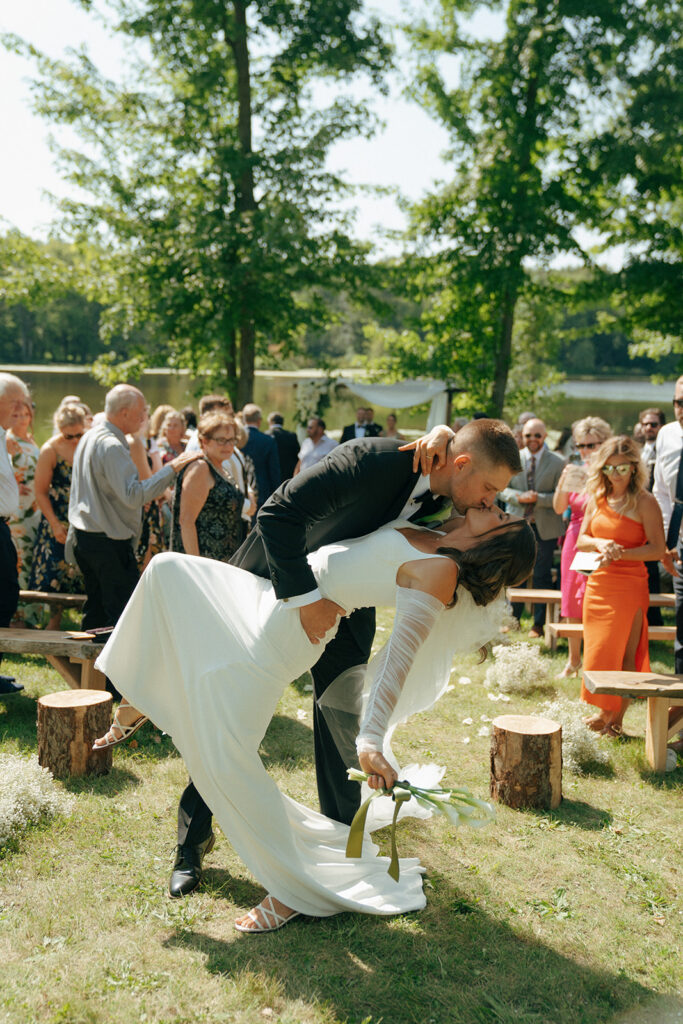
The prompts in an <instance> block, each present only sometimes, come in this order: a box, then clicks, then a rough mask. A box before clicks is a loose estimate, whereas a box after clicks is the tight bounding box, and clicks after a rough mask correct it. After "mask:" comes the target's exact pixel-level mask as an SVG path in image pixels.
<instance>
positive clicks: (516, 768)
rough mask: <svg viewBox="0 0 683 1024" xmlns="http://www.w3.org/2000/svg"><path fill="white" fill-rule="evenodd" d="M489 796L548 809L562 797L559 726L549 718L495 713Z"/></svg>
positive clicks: (509, 804)
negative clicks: (496, 715)
mask: <svg viewBox="0 0 683 1024" xmlns="http://www.w3.org/2000/svg"><path fill="white" fill-rule="evenodd" d="M491 797H492V798H493V799H494V800H497V801H499V802H500V803H503V804H506V805H507V806H508V807H514V808H519V807H540V808H544V809H546V810H552V809H553V808H555V807H558V806H559V804H560V801H561V800H562V727H561V726H560V725H558V723H557V722H553V721H552V720H551V719H550V718H540V717H537V716H534V715H499V716H498V718H494V720H493V723H492V726H491Z"/></svg>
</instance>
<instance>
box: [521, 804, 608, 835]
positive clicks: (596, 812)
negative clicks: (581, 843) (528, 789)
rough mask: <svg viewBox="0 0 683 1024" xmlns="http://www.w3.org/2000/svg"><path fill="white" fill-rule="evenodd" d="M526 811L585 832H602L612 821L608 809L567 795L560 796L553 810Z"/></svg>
mask: <svg viewBox="0 0 683 1024" xmlns="http://www.w3.org/2000/svg"><path fill="white" fill-rule="evenodd" d="M528 813H529V814H533V815H535V816H536V817H538V818H549V819H550V820H551V821H559V822H562V823H565V824H567V825H574V826H575V827H576V828H582V829H584V831H586V832H602V830H603V829H604V828H605V826H606V825H609V824H610V823H611V821H612V815H611V814H610V812H609V811H605V810H603V809H602V808H601V807H593V805H592V804H587V803H586V802H585V801H584V800H569V799H567V797H563V798H562V803H561V804H560V806H559V807H557V808H556V809H555V810H554V811H545V810H536V809H529V811H528Z"/></svg>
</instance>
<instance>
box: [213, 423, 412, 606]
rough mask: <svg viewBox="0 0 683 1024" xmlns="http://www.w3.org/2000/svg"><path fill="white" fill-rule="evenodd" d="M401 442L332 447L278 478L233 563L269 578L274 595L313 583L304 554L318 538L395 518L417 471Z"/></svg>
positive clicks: (362, 530)
mask: <svg viewBox="0 0 683 1024" xmlns="http://www.w3.org/2000/svg"><path fill="white" fill-rule="evenodd" d="M402 443H403V442H401V441H396V440H394V439H392V438H363V439H362V440H358V441H355V440H354V441H350V442H348V443H347V444H344V445H339V446H338V447H337V448H334V449H333V450H332V451H331V452H330V454H329V455H327V456H326V457H325V458H324V459H323V460H322V461H321V462H318V463H316V465H314V466H312V467H311V468H310V469H308V470H306V471H304V472H303V473H299V474H298V475H297V476H295V477H294V478H293V479H292V480H287V481H286V482H285V483H284V484H282V485H281V486H280V487H279V488H278V489H277V490H276V491H275V493H274V494H272V495H271V497H270V498H269V499H268V501H267V502H266V503H265V505H263V507H262V508H261V510H260V512H259V515H258V518H257V520H256V527H255V529H254V530H253V531H252V533H251V534H250V535H249V537H248V538H247V540H246V541H245V542H244V544H243V545H242V546H241V547H240V548H239V550H238V551H237V552H236V553H235V554H234V555H233V557H232V559H231V561H232V562H233V563H234V564H235V565H239V566H240V567H241V568H243V569H246V570H248V571H249V572H253V573H254V574H255V575H257V576H263V577H265V578H270V580H271V581H272V583H273V587H274V589H275V593H276V595H277V597H278V598H281V599H286V598H289V597H297V596H299V595H300V594H305V593H308V592H309V591H312V590H314V589H315V587H316V586H317V584H316V581H315V578H314V576H313V573H312V571H311V568H310V566H309V565H308V562H307V561H306V555H307V554H308V553H309V552H311V551H316V550H317V549H318V548H319V547H321V546H322V545H323V544H331V543H334V542H335V541H338V540H345V539H347V540H348V539H350V538H352V537H362V536H363V535H364V534H366V533H372V532H373V530H376V529H378V527H380V526H383V525H384V524H385V523H389V522H391V521H392V519H397V518H398V516H399V515H400V513H401V510H402V508H403V506H404V505H405V503H406V501H407V500H408V498H409V497H410V494H411V491H412V490H413V487H414V486H415V483H416V482H417V480H418V478H419V476H420V474H419V472H415V471H414V470H413V453H412V452H400V451H398V447H399V445H400V444H402Z"/></svg>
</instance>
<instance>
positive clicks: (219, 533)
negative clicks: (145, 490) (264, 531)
mask: <svg viewBox="0 0 683 1024" xmlns="http://www.w3.org/2000/svg"><path fill="white" fill-rule="evenodd" d="M197 434H198V437H199V444H200V446H201V449H202V452H203V454H204V458H203V459H198V460H197V462H192V463H191V464H190V465H189V466H188V467H187V468H186V469H184V470H182V471H181V472H180V473H179V474H178V478H177V480H176V486H175V491H174V494H173V513H172V514H173V518H172V521H171V551H180V552H184V553H185V554H188V555H203V556H204V558H215V559H216V560H217V561H219V562H227V561H228V560H229V559H230V558H231V556H232V555H233V554H234V553H235V551H237V548H238V547H239V546H240V544H241V543H242V538H243V530H242V507H243V505H244V498H245V496H244V494H243V492H242V491H241V490H240V489H239V487H238V485H237V481H236V480H235V478H234V476H233V474H232V473H231V472H230V470H229V469H228V468H227V465H226V464H227V460H228V459H229V458H230V456H231V455H232V453H233V451H234V450H235V440H236V430H235V420H234V418H233V417H232V416H230V415H229V414H227V413H225V412H221V411H215V412H209V413H206V414H205V415H204V416H202V417H201V419H200V420H199V423H198V425H197Z"/></svg>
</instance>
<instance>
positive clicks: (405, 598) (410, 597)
mask: <svg viewBox="0 0 683 1024" xmlns="http://www.w3.org/2000/svg"><path fill="white" fill-rule="evenodd" d="M444 607H445V605H444V604H443V603H442V602H441V601H439V600H438V599H437V598H436V597H432V595H431V594H425V593H424V592H423V591H421V590H414V589H412V588H407V587H398V588H397V594H396V615H395V618H394V628H393V630H392V632H391V636H390V637H389V640H388V642H387V643H386V644H385V646H384V648H383V650H382V652H381V654H380V661H379V664H378V666H377V672H376V675H375V680H374V683H373V686H372V690H371V691H370V694H369V696H368V702H367V706H366V708H365V714H364V716H363V721H362V722H361V726H360V732H359V734H358V737H357V739H356V750H357V752H358V753H359V754H361V753H363V752H365V751H370V750H379V751H381V750H382V747H383V743H384V736H385V734H386V732H387V729H388V728H389V722H390V719H391V715H392V712H393V711H394V709H395V707H396V704H397V702H398V699H399V697H400V696H401V690H402V689H403V684H404V682H405V680H406V677H407V675H408V673H409V671H410V669H411V667H412V665H413V662H414V660H415V656H416V655H417V652H418V651H419V649H420V647H421V646H422V644H423V643H424V642H425V640H426V639H427V637H428V636H429V633H430V631H431V629H432V627H433V626H434V624H435V622H436V620H437V619H438V617H439V615H440V614H441V612H442V611H443V610H444Z"/></svg>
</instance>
